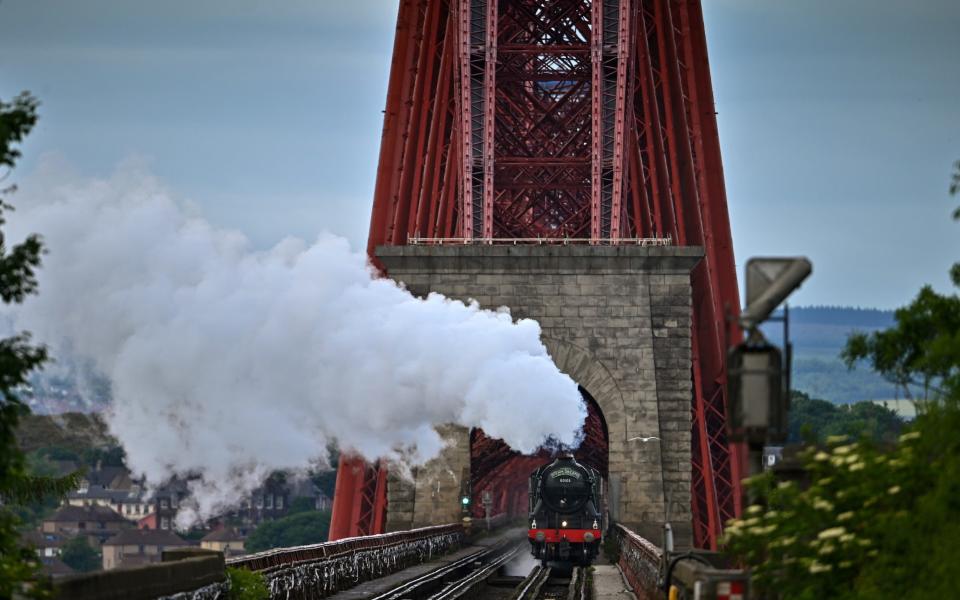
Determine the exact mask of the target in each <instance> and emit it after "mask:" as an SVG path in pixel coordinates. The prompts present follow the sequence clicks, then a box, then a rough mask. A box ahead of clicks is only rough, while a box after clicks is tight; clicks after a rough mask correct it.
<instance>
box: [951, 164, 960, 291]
mask: <svg viewBox="0 0 960 600" xmlns="http://www.w3.org/2000/svg"><path fill="white" fill-rule="evenodd" d="M953 168H954V169H955V171H954V172H953V178H952V180H951V182H950V195H951V196H956V195H957V194H958V193H960V160H958V161H957V162H955V163H954V164H953ZM953 219H954V220H955V221H960V207H957V208H956V209H955V210H954V211H953ZM950 279H951V280H953V285H955V286H957V287H960V262H955V263H953V266H952V267H951V268H950Z"/></svg>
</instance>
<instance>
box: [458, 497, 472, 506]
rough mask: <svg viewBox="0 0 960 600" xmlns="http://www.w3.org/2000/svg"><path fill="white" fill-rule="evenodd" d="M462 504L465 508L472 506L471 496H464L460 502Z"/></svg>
mask: <svg viewBox="0 0 960 600" xmlns="http://www.w3.org/2000/svg"><path fill="white" fill-rule="evenodd" d="M460 503H461V504H463V505H464V506H466V505H468V504H470V496H464V497H463V498H462V499H461V500H460Z"/></svg>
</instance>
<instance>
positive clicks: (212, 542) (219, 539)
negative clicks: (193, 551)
mask: <svg viewBox="0 0 960 600" xmlns="http://www.w3.org/2000/svg"><path fill="white" fill-rule="evenodd" d="M200 547H201V548H204V549H206V550H216V551H217V552H223V554H224V556H235V555H237V554H243V552H244V550H243V537H242V536H241V535H240V534H239V533H238V532H237V530H236V529H234V528H233V527H222V528H220V529H217V530H215V531H211V532H210V533H208V534H207V535H205V536H204V537H203V539H201V540H200Z"/></svg>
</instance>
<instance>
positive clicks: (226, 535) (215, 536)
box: [200, 527, 243, 542]
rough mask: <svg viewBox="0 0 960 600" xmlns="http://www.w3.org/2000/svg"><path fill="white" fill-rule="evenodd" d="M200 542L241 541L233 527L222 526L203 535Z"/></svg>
mask: <svg viewBox="0 0 960 600" xmlns="http://www.w3.org/2000/svg"><path fill="white" fill-rule="evenodd" d="M200 541H202V542H241V541H243V536H241V535H240V534H239V533H238V532H237V530H236V529H234V528H233V527H223V528H221V529H217V530H215V531H211V532H210V533H208V534H207V535H205V536H203V539H202V540H200Z"/></svg>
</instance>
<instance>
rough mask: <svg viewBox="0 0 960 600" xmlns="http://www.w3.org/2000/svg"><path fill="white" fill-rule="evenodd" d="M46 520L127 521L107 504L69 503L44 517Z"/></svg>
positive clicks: (56, 521) (59, 521)
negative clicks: (80, 504)
mask: <svg viewBox="0 0 960 600" xmlns="http://www.w3.org/2000/svg"><path fill="white" fill-rule="evenodd" d="M44 521H53V522H55V523H62V522H72V521H103V522H107V523H109V522H119V523H126V522H127V520H126V519H125V518H123V516H121V515H120V513H118V512H117V511H115V510H113V509H112V508H108V507H106V506H70V505H69V504H68V505H65V506H61V507H60V508H58V509H57V512H55V513H53V514H52V515H51V516H49V517H47V518H46V519H44Z"/></svg>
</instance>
